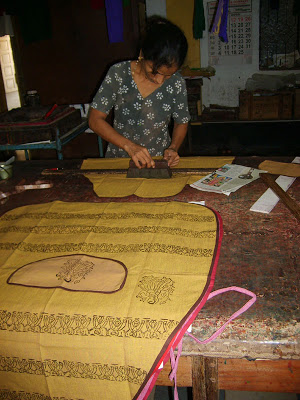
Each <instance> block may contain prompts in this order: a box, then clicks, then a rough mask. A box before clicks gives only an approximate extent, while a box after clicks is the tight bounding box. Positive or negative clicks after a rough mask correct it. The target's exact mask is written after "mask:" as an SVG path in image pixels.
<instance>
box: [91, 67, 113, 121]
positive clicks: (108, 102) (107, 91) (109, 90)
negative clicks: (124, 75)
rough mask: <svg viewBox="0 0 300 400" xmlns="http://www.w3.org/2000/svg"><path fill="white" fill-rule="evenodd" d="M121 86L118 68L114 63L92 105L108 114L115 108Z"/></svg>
mask: <svg viewBox="0 0 300 400" xmlns="http://www.w3.org/2000/svg"><path fill="white" fill-rule="evenodd" d="M118 88H119V79H118V69H117V68H116V65H113V66H112V67H110V69H109V70H108V72H107V74H106V76H105V78H104V80H103V82H102V83H101V85H100V87H99V89H98V91H97V93H96V95H95V97H94V98H93V101H92V103H91V107H92V108H95V109H96V110H99V111H102V112H103V113H105V114H108V113H109V112H110V110H111V109H112V108H113V106H114V104H115V101H116V97H117V92H118Z"/></svg>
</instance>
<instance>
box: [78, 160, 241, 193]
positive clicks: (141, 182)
mask: <svg viewBox="0 0 300 400" xmlns="http://www.w3.org/2000/svg"><path fill="white" fill-rule="evenodd" d="M154 158H155V159H157V158H158V157H157V158H156V157H154ZM232 161H233V157H184V158H181V159H180V161H179V164H178V166H177V167H175V168H174V169H173V176H172V178H170V179H168V180H165V179H145V178H130V179H128V178H126V175H125V174H114V175H112V174H111V175H110V174H108V175H102V174H99V175H95V174H86V175H85V177H86V178H88V179H89V180H90V181H91V182H92V183H93V189H94V192H95V193H96V194H97V196H99V197H125V196H130V195H132V194H135V195H136V196H138V197H142V198H158V197H168V196H175V195H176V194H178V193H180V192H181V191H182V189H183V188H184V187H185V185H190V184H192V183H194V182H196V181H197V180H199V179H200V178H201V177H203V176H205V175H206V173H199V174H196V173H195V174H193V175H185V174H184V173H182V174H181V173H176V168H177V169H178V168H219V167H221V166H223V165H224V164H226V163H231V162H232ZM128 167H129V158H107V159H100V160H99V159H88V160H84V162H83V164H82V167H81V169H83V170H84V169H127V168H128Z"/></svg>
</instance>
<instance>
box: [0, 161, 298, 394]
mask: <svg viewBox="0 0 300 400" xmlns="http://www.w3.org/2000/svg"><path fill="white" fill-rule="evenodd" d="M268 159H272V158H268ZM273 159H275V160H278V161H285V162H290V161H291V160H292V158H288V157H287V158H284V157H280V158H279V157H277V158H273ZM262 161H263V159H262V158H259V157H248V158H243V157H239V158H236V160H235V163H236V164H242V165H247V166H253V167H255V166H258V164H259V163H260V162H262ZM81 162H82V160H62V161H59V160H51V161H25V162H19V163H16V164H15V165H14V176H13V178H11V179H10V180H7V181H0V191H2V192H6V193H9V192H10V191H13V189H14V186H15V185H16V184H18V183H19V182H20V181H21V180H24V181H25V182H26V183H34V182H35V181H36V180H38V179H43V180H44V181H47V182H51V183H53V187H52V188H50V189H43V190H27V191H25V192H22V193H19V194H13V195H11V196H10V197H8V198H7V199H6V201H5V202H4V204H2V205H1V207H0V213H1V214H3V213H5V212H6V211H8V210H10V209H13V208H15V207H19V206H23V205H25V204H36V203H41V202H49V201H54V200H63V201H86V202H108V201H114V202H116V201H117V202H128V201H130V202H141V201H142V202H153V201H171V200H179V201H185V202H188V201H192V200H193V201H200V200H205V202H206V205H207V206H209V207H212V208H213V209H215V210H216V211H218V212H219V213H220V214H221V217H222V220H223V224H224V236H223V241H222V247H221V255H220V260H219V264H218V270H217V276H216V281H215V286H214V289H219V288H223V287H228V286H240V287H243V288H245V289H248V290H251V291H253V292H254V293H255V294H256V295H257V301H256V303H255V304H254V305H253V306H252V307H251V308H250V309H249V310H248V311H247V312H246V313H245V314H243V315H242V316H241V317H239V318H238V319H236V320H235V321H233V322H232V323H231V324H230V325H229V327H227V329H226V330H225V331H224V332H223V334H222V335H221V336H220V337H219V338H217V339H216V340H214V341H213V342H211V343H209V344H206V345H199V344H197V343H196V342H195V341H193V340H192V339H191V338H189V337H188V336H186V337H185V338H184V341H183V354H182V357H181V359H180V362H179V370H178V385H179V386H192V387H193V398H194V400H196V399H202V400H205V399H209V400H211V399H217V398H218V389H226V390H247V391H252V390H255V391H275V392H294V393H300V312H299V305H300V296H299V290H300V285H299V280H300V279H299V277H300V273H299V234H300V229H299V224H298V222H297V220H296V218H295V217H294V216H293V215H292V214H291V213H290V212H289V210H288V209H287V208H286V207H285V206H284V204H283V203H282V202H279V203H278V204H277V206H276V207H275V208H274V210H273V211H272V212H271V213H270V214H261V213H254V212H251V211H250V210H249V209H250V207H251V206H252V204H253V203H254V202H255V201H256V200H257V199H258V198H259V197H260V196H261V195H262V194H263V193H264V192H265V190H266V186H265V184H264V183H263V182H262V181H261V179H259V180H257V181H255V182H252V183H250V184H248V185H246V186H244V187H243V188H241V189H239V190H238V191H237V192H235V193H232V194H231V195H230V196H228V197H227V196H225V195H221V194H214V193H207V192H200V191H197V190H196V189H193V188H191V187H189V186H186V187H185V188H184V189H183V191H182V192H181V193H179V194H178V195H176V196H172V197H168V198H163V199H161V198H159V199H141V198H138V197H136V196H129V197H125V198H113V199H111V198H99V197H97V196H96V194H95V193H94V192H93V189H92V184H91V183H90V182H89V181H88V180H87V179H86V178H85V177H84V176H83V175H81V174H79V175H76V174H73V175H68V174H66V175H52V176H49V175H48V176H42V175H41V172H42V171H43V170H44V169H45V168H51V167H63V168H79V167H80V165H81ZM299 189H300V180H299V179H297V180H296V181H295V182H294V183H293V185H292V187H291V188H290V189H289V194H290V195H291V196H292V197H293V198H294V199H295V200H296V201H297V202H298V203H299V201H300V190H299ZM247 300H248V298H246V297H245V296H244V295H242V294H238V293H233V292H230V293H228V294H224V295H223V296H221V297H220V296H218V297H216V298H213V299H212V300H210V301H209V302H207V303H206V305H205V306H204V308H203V309H202V311H201V312H200V313H199V314H198V316H197V317H196V319H195V321H194V323H193V326H192V333H193V335H194V336H196V337H197V338H199V339H204V338H206V337H208V336H209V335H210V334H211V333H212V332H213V331H214V330H215V329H216V328H217V327H219V326H221V325H222V324H223V323H224V322H225V321H226V319H227V318H228V317H229V316H230V315H231V314H232V313H234V312H235V311H236V310H237V309H238V308H239V307H240V306H241V305H242V304H244V303H245V301H247ZM169 371H170V366H169V365H166V366H165V367H164V369H163V371H162V372H161V374H160V376H159V378H158V381H157V384H158V385H171V384H172V383H171V382H170V381H169V379H168V373H169Z"/></svg>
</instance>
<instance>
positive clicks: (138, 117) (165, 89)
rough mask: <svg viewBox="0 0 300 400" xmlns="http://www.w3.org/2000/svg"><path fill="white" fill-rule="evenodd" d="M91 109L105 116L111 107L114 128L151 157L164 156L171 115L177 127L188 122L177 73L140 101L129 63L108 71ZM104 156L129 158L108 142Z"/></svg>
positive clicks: (183, 82)
mask: <svg viewBox="0 0 300 400" xmlns="http://www.w3.org/2000/svg"><path fill="white" fill-rule="evenodd" d="M91 107H92V108H95V109H97V110H99V111H102V112H104V113H106V114H108V113H109V111H110V110H111V109H112V108H114V123H113V124H114V125H113V126H114V129H115V130H116V131H117V132H119V133H120V134H121V135H123V136H124V137H126V138H128V139H129V140H131V141H132V142H134V143H137V144H140V145H141V146H145V147H146V148H147V149H148V151H149V153H150V154H151V155H152V156H160V155H163V151H164V149H166V148H167V147H168V146H169V145H170V142H171V139H170V136H169V132H168V124H169V122H170V119H171V116H172V117H173V118H174V121H175V122H176V123H178V124H184V123H187V122H188V121H189V119H190V114H189V111H188V104H187V92H186V85H185V81H184V79H183V78H182V76H181V75H180V74H179V73H178V72H176V73H175V74H174V75H172V76H171V77H170V78H169V79H166V80H165V82H164V83H163V84H162V86H160V87H159V88H157V89H156V90H155V91H154V92H152V93H151V94H150V95H149V96H147V97H145V98H143V97H142V95H141V94H140V92H139V90H138V88H137V85H136V83H135V81H134V80H133V78H132V75H131V66H130V61H123V62H120V63H118V64H115V65H113V66H112V67H111V68H110V69H109V71H108V73H107V75H106V77H105V79H104V80H103V82H102V84H101V86H100V88H99V90H98V92H97V94H96V95H95V97H94V99H93V101H92V103H91ZM105 157H128V154H127V153H126V152H125V151H124V150H122V149H120V148H118V147H117V146H115V145H113V144H111V143H109V144H108V148H107V151H106V154H105Z"/></svg>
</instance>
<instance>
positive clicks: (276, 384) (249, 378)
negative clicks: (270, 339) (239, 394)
mask: <svg viewBox="0 0 300 400" xmlns="http://www.w3.org/2000/svg"><path fill="white" fill-rule="evenodd" d="M197 358H198V360H197ZM203 359H204V360H205V361H204V367H203ZM216 362H217V366H216V365H215V363H216ZM210 363H211V364H212V365H210ZM203 368H206V372H205V373H206V375H207V376H208V375H209V374H208V371H209V370H210V373H211V376H210V377H211V378H213V379H214V378H215V372H216V371H217V383H218V389H225V390H240V391H243V390H244V391H258V392H279V393H284V392H290V393H300V360H256V361H248V360H246V359H224V358H219V359H215V358H208V357H204V358H203V357H202V361H201V356H195V357H191V356H182V357H181V358H180V360H179V364H178V371H177V385H178V386H185V387H192V386H193V384H194V385H195V389H194V390H196V392H197V393H199V390H202V389H199V385H200V380H198V379H196V377H197V376H201V374H203V372H202V371H203ZM193 371H194V379H193ZM170 372H171V366H170V363H167V364H166V365H165V366H164V368H163V370H162V371H161V373H160V375H159V377H158V379H157V381H156V385H159V386H172V382H171V381H170V380H169V377H168V375H169V374H170ZM200 379H202V381H203V378H200ZM214 383H215V382H212V381H211V384H212V385H213V384H214ZM208 384H209V382H207V378H206V386H207V385H208ZM206 390H208V389H206ZM203 399H205V398H203Z"/></svg>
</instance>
